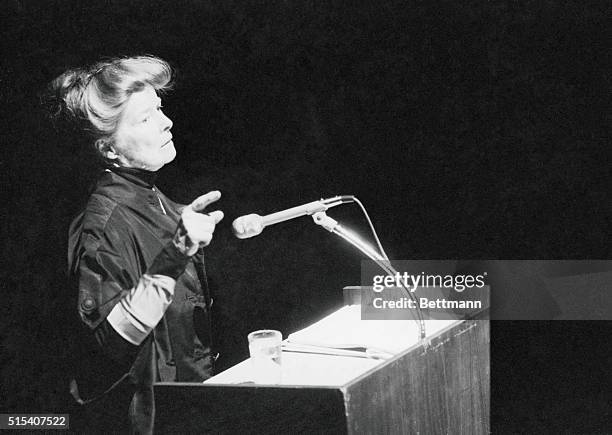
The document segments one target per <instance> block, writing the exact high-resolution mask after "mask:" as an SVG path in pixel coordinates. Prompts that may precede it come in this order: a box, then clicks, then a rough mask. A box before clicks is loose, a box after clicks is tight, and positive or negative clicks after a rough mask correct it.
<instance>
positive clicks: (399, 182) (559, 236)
mask: <svg viewBox="0 0 612 435" xmlns="http://www.w3.org/2000/svg"><path fill="white" fill-rule="evenodd" d="M609 13H610V10H609V7H608V6H606V5H605V2H602V3H601V4H598V3H591V2H590V3H589V4H588V5H583V4H582V2H545V1H542V2H494V1H482V2H479V1H463V2H451V1H449V2H441V1H433V2H431V1H421V2H415V1H408V2H407V1H392V0H384V1H377V2H340V1H329V2H310V1H294V0H287V1H265V2H247V1H206V0H198V1H195V0H191V1H169V0H168V1H161V0H154V1H131V2H125V1H97V2H89V3H86V2H74V1H61V2H44V4H43V2H27V1H16V0H14V1H7V2H5V6H4V7H3V10H2V12H1V14H2V27H3V44H4V49H3V56H2V76H1V80H2V89H1V92H2V94H1V98H2V109H1V110H2V120H3V127H2V136H3V149H2V153H1V154H0V177H1V180H0V181H1V184H0V186H1V189H2V203H3V207H2V209H1V210H2V215H3V218H4V219H3V221H4V223H3V224H2V229H1V231H2V241H3V256H2V262H3V264H2V269H1V270H2V276H1V277H0V282H1V283H2V286H3V290H2V299H3V302H2V305H1V307H0V318H1V319H2V323H1V329H0V332H1V336H0V338H1V340H2V342H1V346H2V352H1V356H0V358H1V361H2V365H1V366H2V388H1V390H0V395H1V396H0V399H1V402H0V403H1V408H2V412H8V411H11V412H17V411H21V412H45V411H49V412H60V411H61V410H63V409H67V408H66V406H67V405H66V402H65V400H66V397H65V376H66V370H65V366H64V361H65V358H66V356H67V355H66V350H65V349H67V348H68V347H67V346H66V344H67V342H68V341H69V340H70V336H71V330H70V326H69V325H70V322H68V321H67V320H66V319H68V318H70V317H71V316H73V306H72V305H71V297H72V295H67V294H66V291H65V285H64V279H65V275H64V273H65V268H66V264H65V255H66V254H65V251H66V234H67V226H68V224H69V222H70V220H71V218H72V216H73V215H74V214H75V213H76V212H77V211H78V209H79V207H80V206H81V205H82V203H83V201H84V200H85V198H86V195H87V186H88V185H89V184H90V182H91V181H92V179H93V178H94V175H95V170H94V167H93V165H92V164H91V163H89V156H88V153H87V151H86V145H85V144H83V143H82V142H81V141H80V140H78V139H77V138H76V137H72V135H70V134H67V133H61V134H60V132H58V131H56V130H54V128H53V126H52V125H51V124H50V122H49V121H48V120H47V119H46V118H45V115H44V113H43V110H42V108H41V104H40V101H39V95H40V92H41V91H43V90H44V87H45V85H46V83H48V82H49V81H50V80H51V79H52V78H54V77H55V76H57V75H59V74H60V73H61V72H63V71H64V70H65V69H66V68H68V67H75V66H81V65H84V64H90V63H92V62H95V61H96V60H98V59H99V58H100V57H101V56H116V55H133V54H144V53H149V54H154V55H157V56H159V57H162V58H164V59H166V60H167V61H169V62H170V63H171V64H172V65H173V66H174V67H175V68H176V69H177V72H178V74H177V82H176V88H175V91H173V92H172V93H171V94H169V95H168V96H167V97H166V98H165V100H164V111H165V112H166V114H167V115H168V116H169V117H170V118H171V119H172V120H173V121H174V127H173V135H174V142H175V144H176V147H177V151H178V156H177V158H176V160H175V161H174V162H173V163H172V164H170V165H167V166H166V167H165V168H163V169H162V170H161V175H160V179H159V182H158V185H159V186H160V188H161V189H162V190H163V191H164V192H165V193H166V194H167V195H168V196H170V197H171V198H173V199H175V200H177V201H180V202H190V201H191V200H192V199H194V198H195V197H197V196H198V195H200V194H202V193H205V192H207V191H209V190H213V189H219V190H221V191H222V194H223V197H222V199H221V200H220V201H219V203H218V208H220V209H222V210H223V211H224V212H225V214H226V218H225V220H224V221H223V222H222V223H221V224H220V225H219V227H218V230H217V232H216V233H215V239H214V242H213V244H212V245H211V246H210V247H209V248H207V253H208V270H209V274H210V275H211V278H212V280H213V282H214V293H215V309H216V312H215V316H216V326H217V343H218V345H219V350H220V351H221V354H222V357H221V359H220V361H219V363H220V368H224V367H228V366H230V365H232V364H234V363H236V362H238V361H240V360H241V359H243V358H244V357H245V356H246V355H247V353H248V349H247V347H246V343H245V341H246V340H245V336H246V334H247V333H248V332H249V331H251V330H255V329H259V328H263V327H266V328H275V329H280V330H282V331H283V333H284V334H285V335H286V334H288V333H290V332H292V331H294V330H296V329H298V328H301V327H303V326H305V325H306V324H308V323H311V322H312V321H313V320H314V319H315V318H317V317H320V316H322V315H324V314H326V313H328V312H331V311H332V310H334V309H335V308H337V307H338V306H339V305H340V304H341V288H342V287H343V286H344V285H351V284H352V285H355V284H358V282H359V267H360V264H359V261H360V259H361V256H360V255H359V254H358V253H357V252H355V251H354V250H353V249H352V248H351V247H349V246H346V245H345V244H344V242H342V241H341V240H338V239H336V238H334V236H332V235H330V234H327V233H326V232H324V231H322V230H321V229H319V228H318V227H316V226H315V225H314V224H312V223H311V222H309V220H308V218H302V219H299V220H294V221H291V222H287V223H283V224H279V225H277V226H275V227H272V228H269V229H266V231H265V232H264V233H263V234H262V235H260V236H259V237H257V238H254V239H250V240H245V241H240V240H237V239H234V238H233V237H232V236H231V233H230V224H231V221H232V220H233V219H234V218H235V217H237V216H239V215H241V214H246V213H251V212H257V213H260V214H266V213H270V212H273V211H276V210H279V209H282V208H287V207H291V206H294V205H298V204H301V203H304V202H309V201H312V200H315V199H318V198H320V197H326V196H332V195H335V194H354V195H356V196H357V197H358V198H360V199H361V200H362V201H363V202H364V204H365V206H366V208H367V209H368V211H369V212H370V214H371V217H372V219H373V221H374V224H375V226H376V228H377V229H378V230H379V235H380V238H381V240H382V242H383V245H384V246H385V248H386V250H387V253H388V254H389V256H390V257H391V258H395V259H411V258H414V259H417V258H422V259H425V258H429V259H434V258H435V259H442V258H463V259H467V258H504V259H519V258H520V259H537V258H540V259H545V258H550V259H560V258H567V259H589V258H591V259H594V258H609V257H610V248H609V245H610V244H609V234H610V232H609V230H610V225H609V217H610V216H609V212H610V208H609V203H610V201H609V188H608V189H605V187H607V186H609V183H610V181H611V180H610V177H609V157H608V155H609V151H608V147H609V143H608V141H607V140H606V139H607V138H608V137H609V133H608V132H609V125H610V111H609V95H610V86H609V85H610V75H609V68H608V64H609V63H610V59H609V57H610V54H609V51H606V50H604V41H606V40H607V37H608V36H609V32H608V29H607V28H606V22H605V21H604V18H605V17H606V16H609ZM608 27H609V26H608ZM606 35H607V36H606ZM329 214H330V215H331V216H333V217H335V218H336V219H338V220H340V221H341V222H342V223H344V224H346V225H347V226H350V227H352V228H355V229H357V230H359V231H360V232H361V233H362V234H363V235H364V236H368V237H369V234H368V233H367V230H366V227H365V225H364V220H363V217H362V216H361V215H360V212H359V210H358V208H357V207H355V206H345V207H342V208H337V209H333V210H331V211H330V212H329ZM611 330H612V328H610V325H609V324H608V322H549V323H547V322H493V323H492V344H491V350H492V356H491V375H492V380H491V382H492V398H491V410H492V415H491V417H492V422H491V423H492V431H493V433H505V432H524V431H527V432H531V431H539V432H541V431H543V430H545V431H551V433H554V432H560V431H570V432H591V433H598V432H605V431H606V430H608V428H609V427H611V426H610V420H611V419H612V410H611V408H610V405H609V404H610V402H611V398H610V390H611V389H610V380H609V378H610V377H609V374H608V368H609V367H610V366H611V365H612V364H611V363H612V360H611V359H610V357H609V356H608V354H609V351H608V349H607V344H608V340H607V336H608V334H609V332H610V331H611Z"/></svg>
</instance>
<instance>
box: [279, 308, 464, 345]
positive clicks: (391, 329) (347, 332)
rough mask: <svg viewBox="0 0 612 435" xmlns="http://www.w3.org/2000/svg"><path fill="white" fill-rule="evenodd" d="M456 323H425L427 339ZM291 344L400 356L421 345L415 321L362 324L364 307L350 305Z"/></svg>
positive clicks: (293, 337) (291, 338) (295, 336)
mask: <svg viewBox="0 0 612 435" xmlns="http://www.w3.org/2000/svg"><path fill="white" fill-rule="evenodd" d="M456 322H457V320H426V321H425V325H426V330H427V336H431V335H433V334H436V333H438V332H439V331H441V330H442V329H444V328H446V327H448V326H450V325H451V324H453V323H456ZM286 341H287V342H288V343H290V344H291V343H295V344H303V345H310V346H320V347H328V348H338V349H347V348H366V349H374V350H382V351H384V352H388V353H391V354H397V353H399V352H401V351H403V350H405V349H408V348H409V347H411V346H413V345H415V344H417V343H418V342H419V329H418V325H417V323H416V322H415V321H413V320H361V306H360V305H348V306H344V307H342V308H340V309H339V310H338V311H335V312H334V313H332V314H330V315H329V316H327V317H324V318H323V319H321V320H319V321H318V322H316V323H314V324H313V325H311V326H309V327H307V328H304V329H302V330H301V331H297V332H294V333H293V334H290V335H289V337H287V340H286Z"/></svg>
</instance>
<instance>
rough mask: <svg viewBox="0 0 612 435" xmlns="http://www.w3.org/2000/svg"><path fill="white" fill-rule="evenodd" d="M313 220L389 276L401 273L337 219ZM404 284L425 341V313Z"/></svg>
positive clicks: (322, 216)
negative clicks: (359, 252)
mask: <svg viewBox="0 0 612 435" xmlns="http://www.w3.org/2000/svg"><path fill="white" fill-rule="evenodd" d="M312 219H313V221H314V223H315V224H317V225H319V226H321V227H323V228H325V229H326V230H327V231H329V232H331V233H334V234H336V235H337V236H340V237H341V238H343V239H344V240H346V241H347V242H349V243H350V244H351V245H353V246H354V247H356V248H357V249H359V250H360V251H361V252H362V253H363V254H365V255H366V256H368V257H369V258H370V259H372V260H373V261H374V262H375V263H376V264H377V265H378V266H380V268H381V269H383V270H384V271H385V272H386V273H387V274H388V275H389V276H396V274H398V273H399V272H397V270H395V268H394V267H393V266H392V265H391V262H390V261H389V260H388V259H386V258H385V257H383V256H382V255H381V254H379V253H378V252H376V251H375V250H374V249H373V248H372V247H371V246H370V245H369V244H367V243H366V242H364V241H363V240H361V238H360V237H359V236H357V235H356V234H354V233H353V232H352V231H350V230H348V229H346V228H343V227H342V225H340V224H339V223H338V221H336V220H335V219H333V218H331V217H329V216H327V214H325V212H324V211H319V212H316V213H314V214H313V215H312ZM400 284H402V290H403V291H404V292H405V293H406V295H407V296H408V297H409V298H410V299H412V300H413V301H415V306H416V311H417V315H418V320H416V319H415V320H416V322H417V323H418V325H419V333H420V337H421V340H425V338H426V331H425V320H424V319H423V313H422V312H421V308H420V307H419V305H418V303H417V300H416V297H415V296H414V294H412V293H411V292H410V291H409V290H408V289H407V288H406V286H405V285H404V284H403V283H402V282H401V281H400Z"/></svg>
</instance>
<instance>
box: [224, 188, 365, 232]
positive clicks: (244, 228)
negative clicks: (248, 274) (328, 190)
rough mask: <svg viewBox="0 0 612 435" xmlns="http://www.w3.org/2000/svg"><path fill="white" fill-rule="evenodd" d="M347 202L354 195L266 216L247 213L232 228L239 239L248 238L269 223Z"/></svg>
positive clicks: (320, 201)
mask: <svg viewBox="0 0 612 435" xmlns="http://www.w3.org/2000/svg"><path fill="white" fill-rule="evenodd" d="M347 202H354V197H353V196H352V195H342V196H334V197H333V198H327V199H321V200H319V201H313V202H309V203H308V204H303V205H298V206H297V207H292V208H288V209H286V210H282V211H278V212H276V213H272V214H269V215H266V216H260V215H258V214H247V215H245V216H240V217H239V218H236V219H235V220H234V222H233V223H232V229H233V230H234V235H235V236H236V237H238V238H239V239H248V238H249V237H253V236H257V235H258V234H260V233H261V232H262V231H263V229H264V228H265V227H267V226H269V225H274V224H277V223H279V222H283V221H288V220H289V219H294V218H296V217H300V216H304V215H311V214H314V213H317V212H320V211H326V210H327V209H328V208H331V207H335V206H337V205H340V204H345V203H347Z"/></svg>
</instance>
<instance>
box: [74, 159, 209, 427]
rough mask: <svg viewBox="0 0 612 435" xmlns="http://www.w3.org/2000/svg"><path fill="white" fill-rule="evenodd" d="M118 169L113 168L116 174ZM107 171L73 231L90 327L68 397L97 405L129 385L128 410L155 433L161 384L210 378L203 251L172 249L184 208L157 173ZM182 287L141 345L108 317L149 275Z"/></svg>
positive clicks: (77, 279)
mask: <svg viewBox="0 0 612 435" xmlns="http://www.w3.org/2000/svg"><path fill="white" fill-rule="evenodd" d="M114 171H115V170H114ZM116 172H117V173H115V172H110V171H107V172H105V173H104V174H103V175H102V177H101V178H100V179H99V181H98V183H97V186H96V188H95V190H94V192H93V194H92V195H91V197H90V199H89V201H88V203H87V206H86V208H85V210H84V212H83V213H82V214H81V215H79V216H78V217H77V219H75V221H74V222H73V224H72V225H71V228H70V238H69V247H68V252H69V254H68V261H69V266H70V273H71V277H72V282H73V285H74V286H75V287H76V289H75V291H78V307H77V309H78V313H79V317H80V320H81V322H82V324H83V325H84V328H83V334H82V336H81V337H79V338H78V339H77V340H76V345H77V347H78V349H77V351H78V358H77V359H78V360H79V363H78V364H77V365H76V373H75V376H74V380H73V381H72V383H71V392H72V394H73V396H75V398H76V399H77V401H79V402H81V403H82V402H85V403H86V402H88V401H95V400H96V398H98V397H103V396H104V395H107V394H109V391H112V390H114V389H116V388H118V387H119V386H121V387H120V388H123V389H125V385H124V384H125V383H128V384H129V386H130V387H129V391H130V393H131V392H133V393H134V394H133V397H132V399H131V404H130V403H121V404H119V403H117V406H119V407H122V406H125V408H124V409H125V412H126V414H127V413H128V406H129V410H130V411H129V414H130V415H129V417H130V420H131V426H132V428H133V429H134V430H135V431H136V432H141V433H147V432H151V431H152V425H153V418H154V400H153V396H152V394H153V393H152V391H153V389H152V385H153V383H154V382H155V381H186V382H189V381H192V382H201V381H203V380H204V379H206V378H208V377H209V376H210V375H211V374H212V358H211V351H210V349H211V344H212V343H211V336H210V315H209V312H210V305H211V300H210V296H209V293H208V286H207V282H206V274H205V270H204V258H203V252H202V250H200V251H199V252H198V253H197V254H196V255H195V256H193V257H187V256H185V255H183V254H182V253H181V252H180V250H178V249H177V248H176V247H175V245H174V244H173V243H172V239H173V237H174V234H175V231H176V228H177V224H178V222H179V219H180V208H181V206H180V205H178V204H176V203H174V202H172V201H171V200H169V199H168V198H167V197H166V196H165V195H163V194H162V193H161V192H159V190H158V189H157V188H156V187H155V186H154V184H153V182H154V179H152V176H153V174H151V173H148V174H147V173H144V172H139V171H129V170H128V171H126V170H120V171H119V170H117V171H116ZM143 274H147V275H165V276H169V277H171V278H173V279H175V280H176V286H175V289H174V296H173V299H172V303H171V304H170V306H169V307H168V309H167V310H166V312H165V314H164V317H163V318H162V320H161V321H160V322H159V323H158V325H157V326H156V327H155V328H154V330H153V332H151V333H150V334H149V335H148V336H147V338H146V339H145V340H144V341H143V342H142V343H141V344H140V345H139V346H136V345H134V344H132V343H130V342H128V341H126V340H125V339H123V338H122V337H121V336H120V335H119V334H118V333H117V332H116V331H115V330H114V329H113V327H112V326H110V324H109V323H108V321H107V320H106V317H107V316H108V314H109V313H110V311H111V310H112V309H113V307H114V306H115V305H116V304H117V303H118V302H119V301H120V300H121V298H122V297H124V296H125V295H126V294H127V293H128V292H129V291H130V289H132V288H133V287H134V286H135V285H136V284H137V283H138V281H139V279H140V278H141V277H142V276H143Z"/></svg>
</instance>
